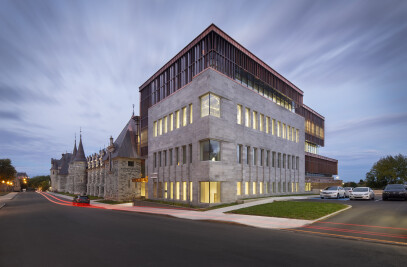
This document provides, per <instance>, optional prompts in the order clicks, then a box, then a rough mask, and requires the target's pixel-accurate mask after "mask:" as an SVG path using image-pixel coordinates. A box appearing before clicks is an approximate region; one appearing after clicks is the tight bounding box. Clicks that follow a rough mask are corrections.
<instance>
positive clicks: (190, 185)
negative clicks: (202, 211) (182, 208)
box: [189, 182, 194, 202]
mask: <svg viewBox="0 0 407 267" xmlns="http://www.w3.org/2000/svg"><path fill="white" fill-rule="evenodd" d="M192 185H193V184H192V182H189V201H191V202H192V197H193V195H194V194H193V192H194V191H193V190H192V188H193V187H192Z"/></svg>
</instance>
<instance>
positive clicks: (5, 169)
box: [0, 159, 16, 182]
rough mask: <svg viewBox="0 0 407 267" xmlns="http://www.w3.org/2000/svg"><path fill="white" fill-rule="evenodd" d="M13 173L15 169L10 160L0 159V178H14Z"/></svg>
mask: <svg viewBox="0 0 407 267" xmlns="http://www.w3.org/2000/svg"><path fill="white" fill-rule="evenodd" d="M15 174H16V169H15V168H14V166H13V165H11V160H10V159H0V180H5V181H12V180H14V176H15ZM0 182H1V181H0Z"/></svg>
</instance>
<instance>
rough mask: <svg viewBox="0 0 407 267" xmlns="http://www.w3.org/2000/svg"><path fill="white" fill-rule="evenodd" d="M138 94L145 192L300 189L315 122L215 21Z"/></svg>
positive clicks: (319, 122)
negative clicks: (144, 162) (146, 181)
mask: <svg viewBox="0 0 407 267" xmlns="http://www.w3.org/2000/svg"><path fill="white" fill-rule="evenodd" d="M140 93H141V98H140V116H141V155H142V156H143V157H145V158H147V159H148V160H147V162H148V165H147V170H148V198H152V199H160V200H166V201H179V202H184V203H190V204H193V205H195V206H205V205H211V204H214V203H215V204H216V203H224V202H232V201H236V200H239V199H242V198H253V197H264V196H270V195H276V194H292V193H303V192H305V191H306V190H308V191H309V190H310V188H306V184H305V172H306V171H307V170H306V168H305V162H306V157H314V155H313V154H312V153H307V156H306V154H305V149H304V147H305V144H307V145H308V146H309V145H313V146H314V147H318V146H321V145H322V146H323V144H324V118H323V117H322V116H321V115H319V114H318V113H317V112H315V111H313V110H312V109H310V108H309V107H307V106H305V105H304V104H303V102H302V99H303V91H301V90H300V89H299V88H297V87H296V86H295V85H293V84H292V83H291V82H289V81H288V80H287V79H286V78H284V77H283V76H282V75H280V74H279V73H277V72H276V71H275V70H273V69H272V68H271V67H269V66H268V65H267V64H265V63H264V62H263V61H261V60H260V59H258V58H257V57H256V56H254V55H253V54H252V53H250V52H249V51H248V50H247V49H245V48H244V47H242V46H241V45H240V44H238V43H237V42H236V41H234V40H233V39H232V38H231V37H230V36H228V35H227V34H225V33H224V32H223V31H221V30H220V29H219V28H218V27H216V26H215V25H213V24H212V25H210V26H209V27H208V28H207V29H206V30H205V31H204V32H203V33H202V34H200V35H199V36H198V37H197V38H195V39H194V40H193V41H192V42H191V43H190V44H188V46H187V47H185V48H184V49H183V50H182V51H180V52H179V53H178V54H177V55H176V56H175V57H174V58H173V59H171V60H170V61H169V62H168V63H167V64H165V65H164V66H163V67H162V68H161V69H160V70H159V71H157V72H156V73H155V74H154V75H153V76H152V77H151V78H150V79H148V80H147V81H146V82H145V83H144V84H143V85H142V86H141V87H140ZM308 126H309V127H310V128H306V127H308ZM308 154H310V155H308ZM316 157H318V156H316ZM318 158H321V157H318ZM336 164H337V162H336ZM313 171H316V173H318V169H315V168H314V170H313Z"/></svg>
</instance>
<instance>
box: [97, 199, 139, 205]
mask: <svg viewBox="0 0 407 267" xmlns="http://www.w3.org/2000/svg"><path fill="white" fill-rule="evenodd" d="M96 202H100V203H105V204H111V205H117V204H123V203H132V202H131V201H114V200H108V199H102V200H96Z"/></svg>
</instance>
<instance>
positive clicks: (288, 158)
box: [287, 155, 291, 169]
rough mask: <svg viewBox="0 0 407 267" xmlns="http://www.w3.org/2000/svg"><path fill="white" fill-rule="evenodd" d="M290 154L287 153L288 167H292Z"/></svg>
mask: <svg viewBox="0 0 407 267" xmlns="http://www.w3.org/2000/svg"><path fill="white" fill-rule="evenodd" d="M290 158H291V156H290V155H287V169H290Z"/></svg>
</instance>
